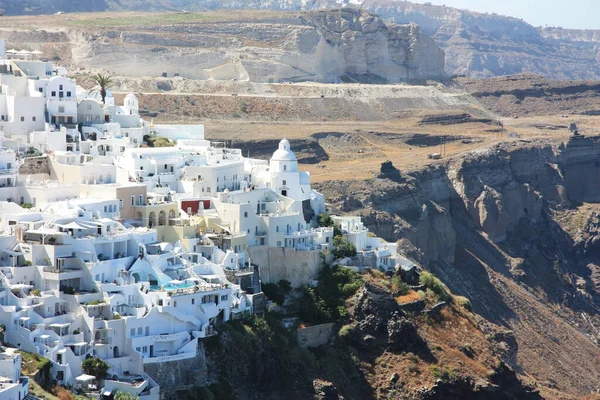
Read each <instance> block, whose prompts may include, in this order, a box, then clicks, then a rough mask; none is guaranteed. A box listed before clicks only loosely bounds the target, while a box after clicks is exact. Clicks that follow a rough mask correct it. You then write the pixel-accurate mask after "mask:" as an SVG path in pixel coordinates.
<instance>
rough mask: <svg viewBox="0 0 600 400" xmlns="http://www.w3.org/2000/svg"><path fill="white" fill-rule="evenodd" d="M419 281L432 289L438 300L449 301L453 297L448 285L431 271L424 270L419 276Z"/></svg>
mask: <svg viewBox="0 0 600 400" xmlns="http://www.w3.org/2000/svg"><path fill="white" fill-rule="evenodd" d="M419 283H420V284H421V285H423V286H425V287H426V288H427V289H429V290H431V291H432V292H433V293H434V294H435V297H436V298H437V300H438V301H448V300H450V299H451V296H450V291H449V290H448V288H447V287H446V285H444V284H443V283H442V281H440V280H439V279H438V278H437V277H436V276H435V275H433V274H432V273H431V272H427V271H423V272H422V273H421V277H420V278H419Z"/></svg>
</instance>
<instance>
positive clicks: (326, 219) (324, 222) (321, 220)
mask: <svg viewBox="0 0 600 400" xmlns="http://www.w3.org/2000/svg"><path fill="white" fill-rule="evenodd" d="M317 222H318V224H319V226H333V218H331V215H329V214H327V213H323V214H319V215H317Z"/></svg>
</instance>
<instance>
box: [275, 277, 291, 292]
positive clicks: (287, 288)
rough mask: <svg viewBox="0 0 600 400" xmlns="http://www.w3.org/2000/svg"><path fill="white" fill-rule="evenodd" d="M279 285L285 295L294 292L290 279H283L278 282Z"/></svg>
mask: <svg viewBox="0 0 600 400" xmlns="http://www.w3.org/2000/svg"><path fill="white" fill-rule="evenodd" d="M277 286H279V290H281V292H282V293H283V294H285V295H287V294H290V293H291V292H292V283H291V282H290V281H287V280H285V279H282V280H280V281H279V282H277Z"/></svg>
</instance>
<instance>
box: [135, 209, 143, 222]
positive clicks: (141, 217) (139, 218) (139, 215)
mask: <svg viewBox="0 0 600 400" xmlns="http://www.w3.org/2000/svg"><path fill="white" fill-rule="evenodd" d="M136 218H137V219H138V220H139V221H143V220H144V214H142V212H141V211H138V212H137V214H136Z"/></svg>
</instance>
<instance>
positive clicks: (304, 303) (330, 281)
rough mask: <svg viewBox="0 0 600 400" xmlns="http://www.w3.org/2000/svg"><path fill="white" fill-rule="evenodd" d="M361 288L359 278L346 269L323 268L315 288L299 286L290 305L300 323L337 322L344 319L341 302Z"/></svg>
mask: <svg viewBox="0 0 600 400" xmlns="http://www.w3.org/2000/svg"><path fill="white" fill-rule="evenodd" d="M361 286H362V279H361V277H360V275H359V274H358V273H356V272H354V271H352V270H351V269H349V268H345V267H340V266H336V267H334V268H331V267H329V266H325V267H323V269H322V270H321V272H320V273H319V277H318V285H317V287H316V288H312V287H306V286H305V287H302V288H300V289H299V291H300V293H301V294H300V296H298V297H297V298H296V300H295V303H294V305H295V306H296V309H297V311H298V316H299V317H300V319H301V320H302V321H304V322H308V323H314V324H320V323H325V322H334V321H337V322H341V321H343V320H344V319H345V317H346V308H345V307H344V303H345V301H346V299H348V298H349V297H351V296H353V295H354V294H355V293H356V292H357V291H358V289H360V287H361Z"/></svg>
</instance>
